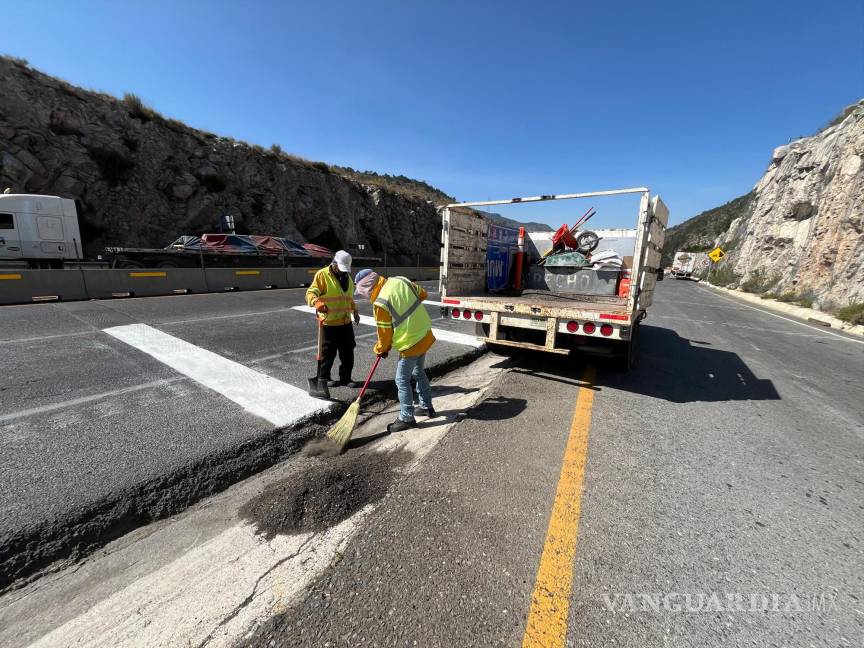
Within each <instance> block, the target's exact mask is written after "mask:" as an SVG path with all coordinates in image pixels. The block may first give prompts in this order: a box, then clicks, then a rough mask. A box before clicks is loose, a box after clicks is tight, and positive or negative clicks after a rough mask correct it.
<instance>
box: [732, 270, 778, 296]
mask: <svg viewBox="0 0 864 648" xmlns="http://www.w3.org/2000/svg"><path fill="white" fill-rule="evenodd" d="M779 281H780V277H779V275H776V274H768V273H766V272H764V271H762V270H757V271H756V272H753V273H751V274H750V276H749V277H747V278H746V279H745V280H744V281H743V282H742V283H741V286H740V288H741V290H743V291H744V292H749V293H756V294H761V293H764V292H767V291H768V290H769V289H770V288H772V287H773V286H775V285H776V284H777V283H778V282H779Z"/></svg>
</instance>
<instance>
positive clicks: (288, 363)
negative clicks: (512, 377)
mask: <svg viewBox="0 0 864 648" xmlns="http://www.w3.org/2000/svg"><path fill="white" fill-rule="evenodd" d="M426 286H427V287H428V288H429V290H430V291H432V294H431V295H430V300H434V299H435V293H434V291H435V288H434V286H433V285H432V284H426ZM303 295H304V290H303V289H293V290H274V291H266V292H264V291H259V292H241V293H227V294H202V295H183V296H174V297H154V298H147V299H129V300H113V301H88V302H70V303H57V304H39V305H28V306H6V307H2V308H0V355H2V358H3V373H4V378H3V381H2V386H0V444H2V445H0V447H2V452H0V483H2V484H3V486H4V487H3V488H2V489H0V511H2V523H0V590H2V589H3V588H4V586H8V585H9V583H10V582H11V581H13V579H15V578H20V577H22V576H27V575H28V574H31V573H33V572H34V570H36V569H39V568H43V567H46V566H47V565H49V564H50V563H51V562H52V561H54V560H55V559H57V558H62V557H67V556H68V557H72V558H77V557H79V556H80V555H82V554H83V553H86V551H88V550H90V549H92V548H93V547H96V546H99V545H100V544H102V543H103V542H104V541H106V540H108V539H111V538H112V537H117V536H119V535H121V534H122V533H125V532H126V531H128V530H130V529H132V528H135V527H137V526H140V525H141V524H143V523H146V522H148V521H150V520H152V519H158V518H160V517H164V516H165V515H169V514H173V513H175V512H177V511H179V510H182V509H183V508H184V507H185V506H187V505H188V504H189V503H191V502H194V501H196V500H198V499H200V498H201V497H203V496H206V495H209V494H211V493H213V492H217V491H219V490H221V489H222V488H224V486H225V485H226V484H229V483H231V482H233V481H236V480H237V479H240V478H242V477H244V476H246V475H249V474H252V473H254V472H255V471H257V470H260V469H261V468H264V467H266V466H268V465H271V464H272V463H274V462H275V461H277V460H278V459H280V458H281V457H284V456H288V455H290V454H291V453H292V452H294V451H296V449H297V448H298V447H299V445H301V444H302V443H303V442H305V440H306V439H308V438H309V436H310V435H312V434H315V433H320V431H321V425H322V423H321V422H322V421H325V422H326V420H327V419H328V417H329V418H332V417H333V416H334V415H335V414H338V413H339V412H340V410H339V404H338V403H337V405H336V406H335V409H332V410H331V411H325V410H326V407H327V404H326V403H322V402H321V401H318V400H316V399H311V398H308V397H307V396H306V394H305V389H306V378H307V377H308V376H312V375H314V374H315V352H316V328H315V323H314V319H313V318H312V316H311V315H310V314H308V313H305V312H302V311H299V310H296V309H295V308H293V307H297V306H301V305H302V304H303V303H304V302H303ZM360 308H361V312H362V313H365V314H366V315H370V314H371V308H370V306H369V304H368V303H365V304H360ZM428 308H429V312H430V314H431V315H432V317H433V318H439V319H437V320H436V321H435V322H434V325H435V327H436V328H438V329H441V330H444V331H452V332H454V333H455V334H456V335H455V336H454V338H452V339H455V340H456V342H453V341H448V340H451V338H446V335H443V336H442V335H441V334H439V338H442V339H441V340H439V342H438V343H437V344H435V345H434V346H433V348H432V350H431V352H430V356H429V361H428V363H429V365H430V366H431V367H432V368H435V367H438V368H439V370H443V368H445V367H446V366H447V365H448V363H453V362H457V361H464V360H465V357H466V355H470V354H471V353H476V352H477V349H476V348H475V346H472V345H471V344H465V342H466V341H469V342H473V329H472V327H471V325H470V324H468V323H461V322H451V321H447V320H441V319H440V308H438V307H435V306H429V307H428ZM365 321H367V322H368V318H366V319H365ZM374 331H375V329H374V328H373V327H372V326H368V325H366V324H361V325H360V326H358V327H357V330H356V334H357V336H358V339H357V344H358V346H357V349H356V353H355V358H356V366H355V370H354V378H355V379H361V378H362V377H363V376H365V374H366V373H367V372H368V371H369V369H370V366H371V359H372V358H373V354H372V345H373V344H374V340H375V332H374ZM459 331H461V332H462V333H459ZM464 333H470V334H471V335H472V337H465V336H464V335H462V334H464ZM460 335H462V337H461V338H460V337H459V336H460ZM443 338H446V339H443ZM463 338H464V339H463ZM210 352H212V353H210ZM214 354H215V355H214ZM337 365H338V361H337ZM394 367H395V362H393V361H392V360H391V361H385V362H383V363H382V365H381V368H380V369H379V371H378V372H377V373H376V376H375V381H374V383H373V385H372V386H371V388H372V392H371V393H370V400H374V398H375V392H376V390H377V391H380V392H382V393H383V394H391V392H393V386H392V379H393V372H394ZM201 374H204V375H201ZM333 375H334V377H335V376H336V372H335V369H334V374H333ZM250 385H251V387H250ZM256 392H257V393H256ZM332 396H333V397H334V398H335V399H337V400H339V401H342V402H343V403H344V402H348V401H350V400H351V399H353V398H354V397H355V396H356V390H349V389H345V388H338V389H334V390H332ZM342 407H344V404H343V405H342ZM319 410H321V411H319ZM284 429H289V430H290V431H291V433H290V434H284V433H280V432H278V430H284Z"/></svg>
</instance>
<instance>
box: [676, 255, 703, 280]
mask: <svg viewBox="0 0 864 648" xmlns="http://www.w3.org/2000/svg"><path fill="white" fill-rule="evenodd" d="M707 266H708V255H707V254H705V253H704V252H676V253H675V256H674V258H673V259H672V270H671V275H672V278H673V279H693V278H694V277H697V276H698V275H699V273H700V272H701V271H702V270H704V269H705V268H707Z"/></svg>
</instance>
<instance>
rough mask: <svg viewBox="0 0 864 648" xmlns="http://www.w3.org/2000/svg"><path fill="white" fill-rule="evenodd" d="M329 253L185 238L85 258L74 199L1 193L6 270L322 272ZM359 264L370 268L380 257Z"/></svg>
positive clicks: (0, 243) (241, 239)
mask: <svg viewBox="0 0 864 648" xmlns="http://www.w3.org/2000/svg"><path fill="white" fill-rule="evenodd" d="M327 256H332V252H330V251H329V250H327V249H326V248H322V247H320V246H315V245H312V244H308V243H307V244H300V243H296V242H294V241H291V240H289V239H285V238H282V237H276V236H254V235H250V236H242V235H237V234H234V233H230V234H225V233H219V234H202V235H201V236H181V237H180V238H178V239H177V240H175V241H174V242H173V243H171V244H169V245H168V246H167V247H165V248H155V249H154V248H128V247H107V248H105V250H104V252H103V253H102V254H99V255H97V257H96V258H90V259H88V258H85V257H84V248H83V245H82V240H81V230H80V228H79V225H78V211H77V207H76V204H75V201H74V200H71V199H69V198H60V197H58V196H41V195H33V194H0V266H2V267H7V268H8V267H20V268H31V269H43V268H44V269H62V268H68V267H78V266H79V265H85V266H88V267H95V268H99V267H103V268H194V267H213V268H222V267H238V268H247V267H283V266H284V267H316V266H320V265H321V260H322V258H323V257H327ZM357 261H358V262H360V263H364V264H367V265H371V264H374V263H375V262H377V261H378V259H376V258H371V257H370V258H361V257H358V258H357Z"/></svg>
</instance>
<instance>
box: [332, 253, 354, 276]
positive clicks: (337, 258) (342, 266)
mask: <svg viewBox="0 0 864 648" xmlns="http://www.w3.org/2000/svg"><path fill="white" fill-rule="evenodd" d="M333 263H335V264H336V267H337V268H339V271H340V272H351V255H350V254H348V253H347V252H346V251H345V250H339V251H338V252H337V253H336V254H335V255H334V256H333Z"/></svg>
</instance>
